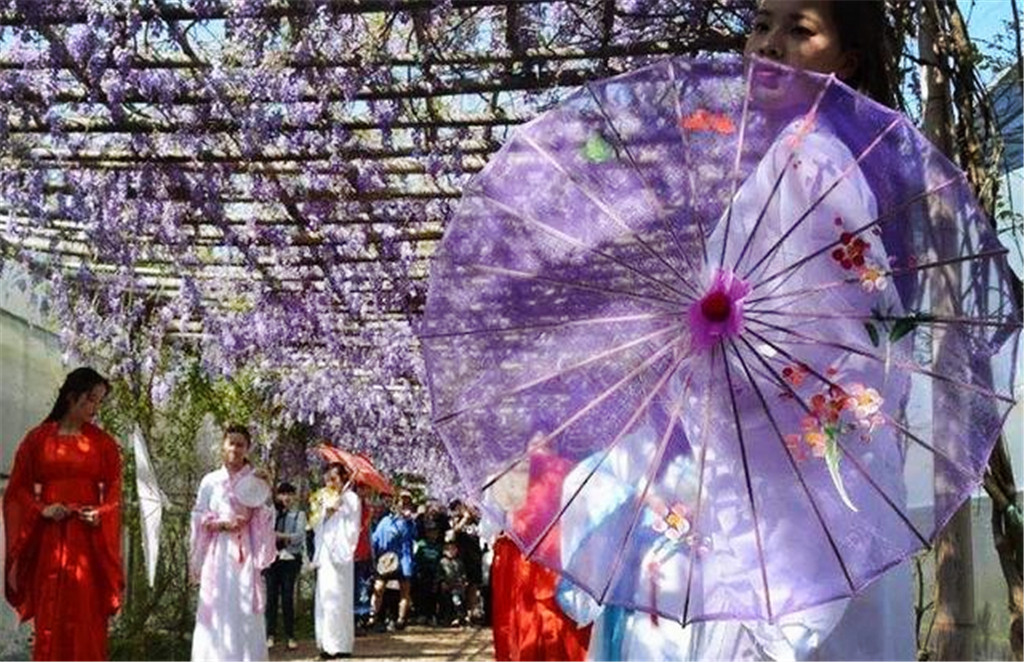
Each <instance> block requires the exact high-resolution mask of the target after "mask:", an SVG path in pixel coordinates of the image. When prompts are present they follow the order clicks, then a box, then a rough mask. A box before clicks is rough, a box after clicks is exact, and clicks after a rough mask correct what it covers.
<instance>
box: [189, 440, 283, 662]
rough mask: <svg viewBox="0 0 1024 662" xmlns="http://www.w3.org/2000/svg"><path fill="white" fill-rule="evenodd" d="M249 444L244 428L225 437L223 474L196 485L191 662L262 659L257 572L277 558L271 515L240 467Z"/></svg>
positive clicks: (253, 479)
mask: <svg viewBox="0 0 1024 662" xmlns="http://www.w3.org/2000/svg"><path fill="white" fill-rule="evenodd" d="M250 440H251V437H250V436H249V432H248V430H246V429H245V428H244V427H241V426H232V427H229V428H228V429H227V430H226V431H225V433H224V440H223V442H222V445H221V454H222V458H223V461H224V466H222V467H221V468H220V469H217V470H216V471H213V472H211V473H208V474H206V475H205V476H204V477H203V480H202V481H201V482H200V483H199V493H198V495H197V496H196V504H195V508H193V510H192V534H191V540H190V552H191V554H190V559H189V561H190V563H189V570H190V576H191V578H192V581H194V582H198V583H199V605H198V609H197V612H196V627H195V631H194V632H193V635H192V659H193V660H244V661H248V660H266V659H267V635H266V624H265V622H264V617H263V609H264V604H265V601H266V596H265V589H264V583H263V577H262V576H261V575H260V572H261V571H262V570H263V569H264V568H266V567H267V566H269V565H270V564H271V563H272V562H273V560H274V556H275V554H276V548H275V545H274V511H273V508H271V507H270V506H269V505H268V504H266V503H262V504H260V503H258V501H259V495H260V494H261V493H262V490H261V489H259V488H260V487H261V485H260V483H261V482H264V481H262V479H261V478H260V477H259V476H258V475H257V472H255V471H254V470H253V467H252V465H250V464H249V462H248V460H247V459H246V453H247V452H248V451H249V445H250ZM266 494H267V496H269V494H270V490H269V487H267V489H266Z"/></svg>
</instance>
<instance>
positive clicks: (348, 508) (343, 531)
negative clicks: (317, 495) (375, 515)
mask: <svg viewBox="0 0 1024 662" xmlns="http://www.w3.org/2000/svg"><path fill="white" fill-rule="evenodd" d="M360 511H361V506H360V504H359V497H358V496H357V495H356V493H355V492H345V493H344V494H343V495H342V499H341V506H340V507H339V508H338V510H337V511H336V512H335V513H334V514H333V515H332V516H330V517H328V518H327V519H326V520H325V521H324V522H323V538H322V540H323V544H324V547H325V548H326V549H327V551H328V552H329V553H330V556H331V561H332V562H333V563H335V564H342V563H349V562H350V561H352V559H353V558H354V556H355V552H356V545H358V544H359V525H360V522H361V518H360V514H361V513H360Z"/></svg>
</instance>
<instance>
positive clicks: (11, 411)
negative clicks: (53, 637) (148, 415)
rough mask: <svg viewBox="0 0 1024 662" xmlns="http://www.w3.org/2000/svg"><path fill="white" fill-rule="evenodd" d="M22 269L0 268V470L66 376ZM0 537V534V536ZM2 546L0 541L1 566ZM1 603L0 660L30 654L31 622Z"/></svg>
mask: <svg viewBox="0 0 1024 662" xmlns="http://www.w3.org/2000/svg"><path fill="white" fill-rule="evenodd" d="M23 276H24V274H23V273H21V272H19V271H17V270H15V269H12V268H10V267H6V268H5V269H4V271H3V272H2V273H0V472H2V473H4V474H9V473H10V471H11V464H12V463H13V461H14V453H15V451H16V450H17V447H18V444H19V443H20V442H21V439H22V437H23V436H24V435H25V432H26V431H27V430H28V429H29V428H31V427H32V426H34V425H36V424H38V423H39V422H40V421H41V420H42V419H43V417H45V416H46V414H47V413H49V411H50V407H51V406H52V405H53V399H54V398H55V397H56V395H57V390H58V389H59V388H60V385H61V382H62V381H63V379H64V374H65V368H64V366H63V365H62V364H61V355H60V349H59V346H58V342H57V336H56V334H55V333H54V332H53V330H52V329H51V328H49V325H48V323H47V322H46V320H44V318H43V316H42V315H41V314H40V312H39V309H38V307H37V306H36V305H34V304H33V302H32V301H31V291H30V290H29V288H27V287H26V289H25V291H24V292H23V291H22V290H21V289H20V287H19V282H20V281H21V280H23ZM0 541H2V537H0ZM3 550H4V546H3V544H2V542H0V567H3V566H2V561H3V559H2V557H3ZM0 602H2V604H3V606H2V607H0V659H28V656H29V654H30V652H29V649H28V637H29V633H30V630H29V627H28V626H27V625H23V626H19V625H18V624H17V617H16V616H15V614H14V611H13V610H12V609H11V608H10V606H9V605H8V604H7V602H6V601H0Z"/></svg>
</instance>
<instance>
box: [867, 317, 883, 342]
mask: <svg viewBox="0 0 1024 662" xmlns="http://www.w3.org/2000/svg"><path fill="white" fill-rule="evenodd" d="M864 328H865V329H867V331H868V336H869V337H870V338H871V344H872V345H874V346H875V347H878V345H879V344H880V343H881V342H882V341H881V339H880V338H879V337H878V329H876V328H875V325H874V324H872V323H871V322H864Z"/></svg>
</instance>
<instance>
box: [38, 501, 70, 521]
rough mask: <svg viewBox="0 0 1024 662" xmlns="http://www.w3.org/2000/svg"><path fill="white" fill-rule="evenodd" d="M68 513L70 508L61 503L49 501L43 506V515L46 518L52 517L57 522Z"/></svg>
mask: <svg viewBox="0 0 1024 662" xmlns="http://www.w3.org/2000/svg"><path fill="white" fill-rule="evenodd" d="M70 514H71V509H69V508H68V507H67V506H65V505H64V504H63V503H51V504H50V505H48V506H46V507H45V508H43V517H45V518H46V519H52V520H53V521H54V522H59V521H61V520H63V519H64V518H65V517H67V516H68V515H70Z"/></svg>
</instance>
